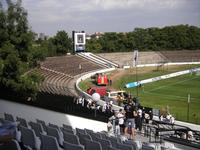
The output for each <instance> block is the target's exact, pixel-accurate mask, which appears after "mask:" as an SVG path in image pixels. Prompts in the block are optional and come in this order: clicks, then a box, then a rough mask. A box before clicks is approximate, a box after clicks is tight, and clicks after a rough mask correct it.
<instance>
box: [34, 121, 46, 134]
mask: <svg viewBox="0 0 200 150" xmlns="http://www.w3.org/2000/svg"><path fill="white" fill-rule="evenodd" d="M36 122H37V123H40V124H41V125H42V127H43V129H44V131H45V132H47V126H46V123H45V122H44V121H43V120H40V119H36Z"/></svg>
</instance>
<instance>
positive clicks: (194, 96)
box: [122, 74, 200, 124]
mask: <svg viewBox="0 0 200 150" xmlns="http://www.w3.org/2000/svg"><path fill="white" fill-rule="evenodd" d="M147 76H150V75H149V74H148V75H147ZM122 81H123V80H122ZM126 90H127V91H128V92H130V93H132V94H133V95H136V93H137V91H136V88H132V89H126ZM188 94H190V97H191V98H190V105H189V122H193V123H197V124H200V75H196V74H187V75H182V76H178V77H174V78H170V79H166V80H161V81H156V82H153V83H148V84H144V85H143V86H142V87H140V88H138V95H139V98H140V101H141V103H142V105H144V106H148V107H153V108H157V109H164V108H166V107H168V108H169V111H170V113H171V114H173V115H174V116H175V117H176V119H178V120H182V121H187V110H188V102H187V101H188V100H187V99H188Z"/></svg>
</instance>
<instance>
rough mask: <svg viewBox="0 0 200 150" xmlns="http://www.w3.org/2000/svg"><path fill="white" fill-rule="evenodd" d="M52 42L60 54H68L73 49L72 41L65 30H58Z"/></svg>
mask: <svg viewBox="0 0 200 150" xmlns="http://www.w3.org/2000/svg"><path fill="white" fill-rule="evenodd" d="M50 42H51V43H52V44H53V45H54V48H55V50H56V53H57V54H58V55H59V54H66V53H68V52H71V50H72V41H71V39H70V38H69V37H68V34H67V33H66V32H65V31H58V32H57V34H56V36H54V37H53V38H52V39H51V40H50Z"/></svg>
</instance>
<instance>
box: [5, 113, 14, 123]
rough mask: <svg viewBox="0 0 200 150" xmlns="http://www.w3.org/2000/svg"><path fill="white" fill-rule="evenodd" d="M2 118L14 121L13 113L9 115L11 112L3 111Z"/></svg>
mask: <svg viewBox="0 0 200 150" xmlns="http://www.w3.org/2000/svg"><path fill="white" fill-rule="evenodd" d="M4 118H5V120H7V121H12V122H14V121H15V120H14V117H13V115H11V114H7V113H4Z"/></svg>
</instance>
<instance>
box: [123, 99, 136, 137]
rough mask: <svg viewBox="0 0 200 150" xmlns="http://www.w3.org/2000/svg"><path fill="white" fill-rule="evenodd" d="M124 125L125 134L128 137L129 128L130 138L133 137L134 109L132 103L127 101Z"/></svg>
mask: <svg viewBox="0 0 200 150" xmlns="http://www.w3.org/2000/svg"><path fill="white" fill-rule="evenodd" d="M124 111H125V116H126V123H125V130H124V132H125V134H126V135H127V136H128V128H129V126H130V128H131V138H132V139H134V137H135V117H136V115H137V114H136V109H135V106H134V105H133V103H132V101H129V102H128V104H127V105H125V107H124Z"/></svg>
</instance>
